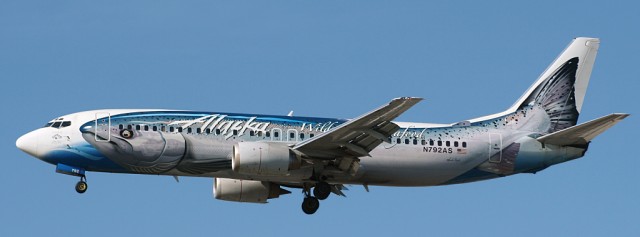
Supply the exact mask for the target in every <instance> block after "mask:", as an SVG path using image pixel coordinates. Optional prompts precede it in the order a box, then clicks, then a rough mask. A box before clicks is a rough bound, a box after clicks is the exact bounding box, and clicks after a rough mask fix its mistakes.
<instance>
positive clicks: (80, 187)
mask: <svg viewBox="0 0 640 237" xmlns="http://www.w3.org/2000/svg"><path fill="white" fill-rule="evenodd" d="M87 188H89V185H87V177H86V176H80V181H78V183H76V192H78V193H84V192H86V191H87Z"/></svg>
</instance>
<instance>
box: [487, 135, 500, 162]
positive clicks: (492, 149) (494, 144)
mask: <svg viewBox="0 0 640 237" xmlns="http://www.w3.org/2000/svg"><path fill="white" fill-rule="evenodd" d="M501 160H502V135H501V134H499V133H490V134H489V162H494V163H499V162H500V161H501Z"/></svg>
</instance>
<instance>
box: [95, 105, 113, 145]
mask: <svg viewBox="0 0 640 237" xmlns="http://www.w3.org/2000/svg"><path fill="white" fill-rule="evenodd" d="M94 138H95V140H96V142H108V141H111V114H109V113H107V112H97V113H96V124H95V137H94Z"/></svg>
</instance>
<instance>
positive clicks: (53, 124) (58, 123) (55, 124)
mask: <svg viewBox="0 0 640 237" xmlns="http://www.w3.org/2000/svg"><path fill="white" fill-rule="evenodd" d="M69 126H71V121H55V122H48V123H47V124H45V125H44V127H45V128H46V127H53V128H64V127H69Z"/></svg>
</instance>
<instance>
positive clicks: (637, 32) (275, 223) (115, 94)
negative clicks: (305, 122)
mask: <svg viewBox="0 0 640 237" xmlns="http://www.w3.org/2000/svg"><path fill="white" fill-rule="evenodd" d="M639 7H640V6H639V4H638V3H636V2H632V1H626V2H616V3H607V2H603V1H533V2H531V1H529V2H527V3H513V2H510V1H469V2H454V1H188V2H187V1H135V2H133V1H11V0H9V1H2V2H0V78H2V82H3V83H2V84H3V85H2V88H4V90H3V93H0V98H1V100H0V101H2V108H3V110H4V112H3V116H2V124H4V127H5V129H4V131H3V133H2V136H0V139H2V140H1V142H0V146H2V150H3V151H4V152H5V153H4V155H3V172H0V186H1V187H2V191H1V192H0V193H1V195H0V223H2V224H0V236H16V235H19V236H36V235H48V236H63V235H64V236H68V235H77V234H90V235H92V236H114V235H120V236H132V235H144V236H152V235H155V236H170V235H176V234H181V235H186V236H222V235H244V236H249V235H260V236H276V235H279V236H280V235H305V236H326V235H335V234H344V235H354V234H357V235H358V236H362V235H372V236H380V235H410V236H415V235H433V236H461V235H480V236H486V235H493V236H512V235H514V234H516V235H519V236H545V235H552V236H637V235H639V234H640V225H638V221H637V220H638V218H639V216H638V215H639V214H638V213H640V202H638V200H640V190H639V188H638V185H637V181H638V179H639V178H640V175H639V172H638V170H637V169H638V167H640V161H639V160H638V159H637V151H635V150H633V149H634V147H635V146H636V143H637V142H638V139H637V133H638V132H639V131H638V129H637V128H638V127H637V119H636V116H637V115H639V113H638V112H639V111H638V108H639V106H638V104H637V102H638V89H640V88H639V82H638V75H640V69H639V68H640V67H638V59H637V55H639V54H640V46H639V43H638V39H639V38H640V28H638V26H637V24H638V22H640V14H638V11H637V9H638V8H639ZM578 36H589V37H599V38H601V40H602V44H601V47H600V51H599V54H598V58H597V60H596V65H595V69H594V71H593V74H592V77H591V83H590V87H589V90H588V93H587V96H586V98H585V103H584V107H583V109H582V114H581V117H580V121H581V122H584V121H588V120H591V119H594V118H597V117H600V116H603V115H606V114H609V113H612V112H626V113H632V114H633V115H632V116H631V117H629V118H627V119H626V120H624V121H623V122H621V123H620V124H619V125H617V126H616V127H614V128H612V129H611V130H609V131H607V132H606V133H604V134H603V135H602V136H601V137H598V138H597V139H596V140H595V141H594V142H593V143H592V145H591V147H590V149H589V152H588V153H587V155H586V156H585V157H584V158H582V159H579V160H576V161H572V162H569V163H565V164H560V165H557V166H554V167H551V168H549V169H547V170H545V171H542V172H540V173H538V174H536V175H530V174H521V175H515V176H511V177H507V178H503V179H496V180H490V181H485V182H478V183H471V184H464V185H453V186H442V187H421V188H390V187H371V192H369V193H367V192H365V191H364V189H363V188H362V187H358V186H353V187H351V190H350V191H348V192H347V193H346V194H347V196H348V197H347V198H342V197H335V196H332V197H330V198H329V199H328V200H326V201H324V202H322V203H321V207H320V210H319V211H318V212H317V213H316V214H315V215H313V216H307V215H305V214H303V213H302V212H301V210H300V202H301V200H302V195H301V194H300V193H298V192H297V191H296V190H294V193H293V194H292V195H287V196H283V197H281V198H279V199H274V200H272V201H271V203H269V204H267V205H255V204H240V203H231V202H224V201H218V200H215V199H213V198H212V195H211V186H212V180H211V179H210V178H182V179H181V182H180V183H176V182H175V181H174V180H173V178H171V177H164V176H143V175H122V174H105V173H92V172H91V173H89V175H88V181H89V186H90V188H89V190H88V192H87V193H85V194H83V195H78V194H77V193H75V191H74V190H73V185H74V184H75V182H76V181H77V178H75V177H71V176H66V175H61V174H56V173H55V172H54V167H53V166H51V165H49V164H46V163H44V162H41V161H39V160H37V159H35V158H32V157H29V156H28V155H27V154H25V153H22V152H21V151H19V150H18V149H17V148H15V139H17V138H18V137H19V136H20V135H22V134H24V133H26V132H28V131H30V130H33V129H35V128H37V127H40V126H42V125H43V124H44V123H46V122H47V121H49V120H50V119H52V118H54V117H57V116H59V115H64V114H68V113H72V112H77V111H83V110H90V109H99V108H167V109H194V110H205V111H206V110H211V111H229V112H247V113H264V114H282V115H284V114H286V113H288V112H289V111H290V110H294V111H295V114H296V115H304V116H319V117H339V118H351V117H355V116H358V115H360V114H362V113H364V112H367V111H369V110H371V109H372V108H375V107H377V106H379V105H381V104H383V103H386V102H387V101H388V100H390V99H391V98H394V97H399V96H419V97H424V98H425V101H423V102H421V103H420V104H418V105H417V106H415V107H413V108H412V109H411V110H409V111H407V112H406V113H405V114H403V115H402V116H401V117H400V119H399V120H401V121H421V122H436V123H450V122H456V121H461V120H465V119H469V118H474V117H479V116H482V115H485V114H489V113H494V112H498V111H501V110H503V109H505V108H507V107H508V106H510V105H511V104H512V103H513V102H514V101H515V100H516V99H517V98H518V97H519V96H520V95H521V94H522V93H523V92H524V91H525V90H526V89H527V88H528V87H529V85H530V84H531V83H533V81H534V80H535V79H536V78H537V76H538V75H539V74H540V73H541V72H542V71H543V70H544V69H545V68H546V66H547V65H548V64H549V63H550V62H551V61H552V60H553V59H554V58H555V56H557V55H558V54H559V53H560V51H561V50H562V49H564V47H565V46H566V45H567V44H568V43H569V42H570V41H571V39H572V38H574V37H578Z"/></svg>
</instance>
